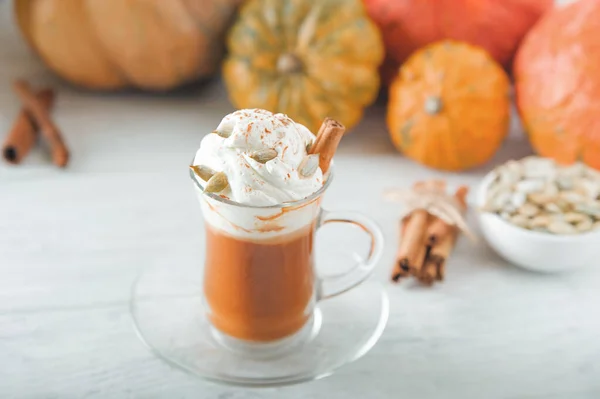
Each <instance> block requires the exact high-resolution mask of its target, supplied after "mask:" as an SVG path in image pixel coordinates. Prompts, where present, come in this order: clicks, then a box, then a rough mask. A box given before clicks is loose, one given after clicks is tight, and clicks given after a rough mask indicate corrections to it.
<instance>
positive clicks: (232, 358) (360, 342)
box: [130, 264, 389, 386]
mask: <svg viewBox="0 0 600 399" xmlns="http://www.w3.org/2000/svg"><path fill="white" fill-rule="evenodd" d="M201 287H202V270H201V268H200V267H186V266H174V265H172V264H162V265H159V266H156V267H150V268H148V269H147V270H145V271H144V272H143V273H142V274H141V275H140V277H139V278H138V280H137V281H136V283H135V284H134V285H133V288H132V298H131V304H130V306H131V313H132V316H133V320H134V324H135V328H136V331H137V333H138V336H139V337H140V339H141V340H142V341H143V342H144V343H145V344H146V345H147V346H148V348H149V349H150V350H151V351H152V352H154V354H155V355H156V356H158V357H159V358H160V359H162V360H164V361H165V362H167V363H168V364H170V365H172V366H175V367H177V368H179V369H181V370H184V371H186V372H188V373H190V374H192V375H195V376H197V377H200V378H204V379H207V380H211V381H214V382H219V383H225V384H234V385H243V386H278V385H285V384H294V383H299V382H303V381H309V380H314V379H318V378H323V377H326V376H328V375H331V374H332V373H333V372H334V371H335V370H336V369H337V368H339V367H341V366H343V365H345V364H348V363H350V362H352V361H354V360H356V359H358V358H360V357H361V356H363V355H364V354H365V353H367V352H368V351H369V350H370V349H371V348H372V347H373V345H375V343H376V342H377V340H378V339H379V337H380V336H381V334H382V333H383V330H384V328H385V325H386V323H387V319H388V313H389V302H388V298H387V294H386V293H385V290H384V288H383V286H382V285H381V284H379V283H376V282H369V281H367V282H364V283H362V284H360V285H359V286H357V287H355V288H353V289H351V290H349V291H347V292H345V293H343V294H341V295H338V296H336V297H333V298H331V299H327V300H323V301H320V302H319V303H318V304H317V306H316V310H315V312H314V314H313V317H312V319H311V320H310V322H309V323H308V324H307V326H306V327H304V328H303V329H302V330H301V331H300V333H298V334H300V335H302V338H301V339H300V341H298V342H297V343H296V344H295V346H292V347H291V348H293V350H287V351H285V352H277V350H275V351H274V352H272V353H271V355H269V356H256V355H255V354H253V353H252V351H250V352H248V351H245V350H241V351H240V350H238V349H239V348H237V347H236V346H235V344H234V345H230V344H228V343H227V342H223V340H222V339H219V336H220V335H219V334H215V331H214V328H213V327H212V326H211V324H210V323H209V322H208V320H207V318H206V317H205V311H204V303H203V302H204V299H203V296H202V293H201Z"/></svg>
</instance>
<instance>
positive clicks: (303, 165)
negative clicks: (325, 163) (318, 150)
mask: <svg viewBox="0 0 600 399" xmlns="http://www.w3.org/2000/svg"><path fill="white" fill-rule="evenodd" d="M318 167H319V154H311V155H307V156H305V157H304V159H303V160H302V162H300V165H298V174H299V175H300V176H302V177H310V176H312V175H314V174H315V172H316V171H317V168H318Z"/></svg>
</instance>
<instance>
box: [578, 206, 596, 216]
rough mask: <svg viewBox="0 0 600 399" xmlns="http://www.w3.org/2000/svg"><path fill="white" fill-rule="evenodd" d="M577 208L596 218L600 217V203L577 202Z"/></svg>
mask: <svg viewBox="0 0 600 399" xmlns="http://www.w3.org/2000/svg"><path fill="white" fill-rule="evenodd" d="M575 210H576V211H578V212H581V213H585V214H586V215H590V216H593V217H595V218H600V205H594V204H591V205H590V204H577V205H575Z"/></svg>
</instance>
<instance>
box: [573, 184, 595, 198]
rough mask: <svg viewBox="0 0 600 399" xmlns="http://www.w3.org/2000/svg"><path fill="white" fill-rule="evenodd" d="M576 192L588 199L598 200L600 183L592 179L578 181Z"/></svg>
mask: <svg viewBox="0 0 600 399" xmlns="http://www.w3.org/2000/svg"><path fill="white" fill-rule="evenodd" d="M575 191H576V192H578V193H579V194H581V195H583V196H585V197H587V198H597V197H598V195H600V183H598V182H596V181H593V180H591V179H577V180H576V181H575Z"/></svg>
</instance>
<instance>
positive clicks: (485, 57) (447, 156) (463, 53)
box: [387, 41, 510, 171]
mask: <svg viewBox="0 0 600 399" xmlns="http://www.w3.org/2000/svg"><path fill="white" fill-rule="evenodd" d="M509 89H510V85H509V79H508V76H507V75H506V72H505V71H504V70H503V69H502V67H501V66H500V65H499V64H498V63H496V62H495V61H494V60H493V59H492V58H491V57H490V56H489V54H488V53H487V52H486V51H485V50H483V49H481V48H479V47H475V46H471V45H469V44H466V43H461V42H453V41H444V42H439V43H435V44H432V45H429V46H427V47H425V48H423V49H421V50H419V51H417V52H416V53H414V54H413V55H412V56H411V57H410V58H409V59H408V60H407V61H406V63H405V64H404V65H403V66H402V68H401V69H400V72H399V74H398V75H397V76H396V78H395V79H394V81H393V82H392V85H391V86H390V89H389V104H388V111H387V123H388V128H389V130H390V134H391V137H392V141H393V142H394V144H395V145H396V147H397V148H398V150H400V151H402V152H403V153H404V154H405V155H406V156H408V157H409V158H412V159H414V160H415V161H418V162H420V163H422V164H424V165H427V166H430V167H433V168H437V169H443V170H449V171H459V170H464V169H468V168H472V167H475V166H478V165H481V164H483V163H484V162H486V161H488V160H489V159H490V158H491V157H492V156H493V155H494V153H495V152H496V150H497V149H498V147H499V146H500V144H501V143H502V141H503V139H504V137H505V136H506V133H507V131H508V123H509V116H510V115H509V114H510V111H509V110H510V99H509Z"/></svg>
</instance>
